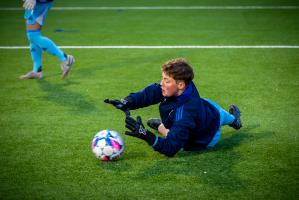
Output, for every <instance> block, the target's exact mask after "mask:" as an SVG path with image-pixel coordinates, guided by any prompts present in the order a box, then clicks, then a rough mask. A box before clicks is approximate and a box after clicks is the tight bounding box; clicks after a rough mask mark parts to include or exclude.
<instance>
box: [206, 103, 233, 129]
mask: <svg viewBox="0 0 299 200" xmlns="http://www.w3.org/2000/svg"><path fill="white" fill-rule="evenodd" d="M205 100H207V101H208V102H209V103H210V104H212V105H213V106H214V107H215V108H216V109H217V110H218V112H219V114H220V126H224V125H230V124H231V123H233V121H234V120H235V116H233V115H231V114H230V113H229V112H227V111H226V110H224V109H223V108H221V107H220V106H219V105H218V104H217V103H215V102H214V101H212V100H211V99H205Z"/></svg>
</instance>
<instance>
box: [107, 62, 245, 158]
mask: <svg viewBox="0 0 299 200" xmlns="http://www.w3.org/2000/svg"><path fill="white" fill-rule="evenodd" d="M193 78H194V73H193V69H192V67H191V65H190V64H189V63H188V62H187V61H186V60H185V59H183V58H177V59H173V60H170V61H168V62H166V63H165V64H163V65H162V80H161V82H160V84H159V83H154V84H151V85H149V86H147V87H145V88H144V89H143V90H142V91H139V92H136V93H131V94H129V95H128V96H127V97H125V98H124V99H121V100H117V99H113V100H111V99H105V100H104V102H105V103H109V104H112V105H113V106H114V107H116V108H117V109H120V110H122V111H124V112H126V119H125V124H126V128H127V129H128V131H126V132H125V134H126V135H129V136H133V137H136V138H140V139H142V140H145V141H146V142H147V143H148V144H149V145H151V146H152V148H153V149H154V150H155V151H158V152H160V153H162V154H164V155H166V156H169V157H171V156H174V155H175V154H176V153H177V152H178V151H180V150H181V149H183V150H185V151H200V150H205V149H211V148H213V147H214V146H215V145H216V144H217V143H218V142H219V140H220V138H221V127H222V126H225V125H229V126H231V127H232V128H234V129H237V130H238V129H240V128H241V127H242V123H241V119H240V110H239V108H238V106H236V105H230V106H229V111H228V112H227V111H225V110H224V109H223V108H221V107H220V106H219V105H218V104H216V103H215V102H214V101H212V100H210V99H204V98H201V97H200V95H199V92H198V90H197V88H196V86H195V85H194V83H193V81H192V80H193ZM154 104H159V111H160V118H151V119H149V120H148V121H147V125H148V126H149V127H151V128H152V129H154V130H157V131H158V132H159V136H156V135H155V134H154V133H152V132H151V131H150V130H148V129H147V128H145V126H144V124H143V122H142V120H141V117H140V116H138V117H137V118H136V119H134V118H133V117H132V116H130V114H129V110H135V109H139V108H143V107H147V106H150V105H154Z"/></svg>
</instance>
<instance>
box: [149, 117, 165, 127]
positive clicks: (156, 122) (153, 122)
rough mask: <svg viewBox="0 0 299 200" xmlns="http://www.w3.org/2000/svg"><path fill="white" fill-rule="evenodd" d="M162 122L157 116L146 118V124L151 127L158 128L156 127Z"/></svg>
mask: <svg viewBox="0 0 299 200" xmlns="http://www.w3.org/2000/svg"><path fill="white" fill-rule="evenodd" d="M161 124H162V121H161V119H158V118H151V119H149V120H147V125H148V126H149V127H151V128H152V129H155V130H158V127H159V126H160V125H161Z"/></svg>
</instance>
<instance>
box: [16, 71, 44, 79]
mask: <svg viewBox="0 0 299 200" xmlns="http://www.w3.org/2000/svg"><path fill="white" fill-rule="evenodd" d="M19 78H20V79H23V80H24V79H42V78H43V72H34V71H31V72H28V73H27V74H24V75H22V76H20V77H19Z"/></svg>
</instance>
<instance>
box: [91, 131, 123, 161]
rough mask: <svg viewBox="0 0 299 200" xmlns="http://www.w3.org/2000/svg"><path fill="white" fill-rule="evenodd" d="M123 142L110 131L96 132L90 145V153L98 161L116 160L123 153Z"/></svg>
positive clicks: (117, 135)
mask: <svg viewBox="0 0 299 200" xmlns="http://www.w3.org/2000/svg"><path fill="white" fill-rule="evenodd" d="M124 147H125V146H124V142H123V140H122V138H121V136H120V135H119V134H118V133H117V132H116V131H112V130H108V129H107V130H102V131H100V132H98V133H97V134H96V135H95V136H94V138H93V140H92V143H91V149H92V152H93V153H94V154H95V155H96V157H97V158H98V159H100V160H104V161H109V160H117V159H119V157H120V156H121V154H122V153H123V151H124Z"/></svg>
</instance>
